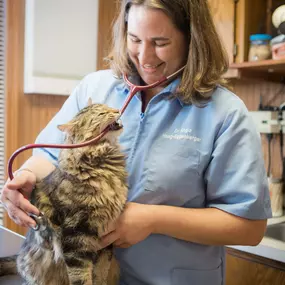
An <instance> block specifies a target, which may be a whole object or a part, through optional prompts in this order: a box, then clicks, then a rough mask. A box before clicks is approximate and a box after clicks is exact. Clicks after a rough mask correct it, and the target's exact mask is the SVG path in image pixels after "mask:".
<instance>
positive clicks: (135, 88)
mask: <svg viewBox="0 0 285 285" xmlns="http://www.w3.org/2000/svg"><path fill="white" fill-rule="evenodd" d="M184 68H185V66H183V67H182V68H180V69H178V70H177V71H175V72H174V73H172V74H171V75H168V76H163V77H162V78H161V79H160V80H158V81H156V82H154V83H152V84H149V85H144V86H140V85H135V84H133V83H131V82H130V81H129V79H128V77H127V75H126V74H123V79H124V82H125V83H126V84H127V85H128V86H129V88H130V93H129V96H128V97H127V99H126V101H125V102H124V105H123V107H122V109H121V110H120V115H119V117H118V118H116V120H115V121H114V122H112V123H110V124H109V125H108V126H107V127H106V128H105V129H103V131H102V132H101V133H100V134H99V135H98V136H97V137H95V138H93V139H91V140H89V141H86V142H83V143H79V144H28V145H25V146H22V147H21V148H19V149H17V150H16V151H15V152H14V153H13V154H12V155H11V157H10V158H9V161H8V175H9V178H10V180H12V179H13V178H14V175H13V170H12V169H13V168H12V166H13V162H14V160H15V158H16V156H17V155H19V154H20V153H21V152H23V151H25V150H29V149H33V148H66V149H67V148H80V147H84V146H87V145H89V144H94V143H96V142H98V141H99V140H100V139H101V138H102V137H104V136H105V135H106V133H107V132H108V131H109V130H111V129H112V126H113V125H114V124H115V123H116V122H117V121H118V120H119V119H120V118H121V116H122V115H123V113H124V112H125V110H126V108H127V106H128V105H129V103H130V101H131V100H132V98H133V97H134V95H135V94H136V93H137V92H139V91H143V90H148V89H151V88H154V87H157V86H159V85H161V84H163V83H165V82H167V81H168V80H170V79H171V78H174V77H175V76H177V75H178V74H179V73H180V72H181V71H183V69H184Z"/></svg>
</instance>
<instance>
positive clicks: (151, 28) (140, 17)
mask: <svg viewBox="0 0 285 285" xmlns="http://www.w3.org/2000/svg"><path fill="white" fill-rule="evenodd" d="M175 30H176V27H175V26H174V24H173V23H172V21H171V19H170V18H169V17H168V16H167V15H166V14H165V13H164V12H163V11H162V10H159V9H154V8H148V7H145V6H143V5H133V6H131V8H130V11H129V15H128V32H129V33H131V34H133V35H137V33H147V34H152V33H153V36H154V37H157V36H166V37H169V36H171V34H172V33H173V32H174V31H175Z"/></svg>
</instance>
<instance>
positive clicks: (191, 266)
mask: <svg viewBox="0 0 285 285" xmlns="http://www.w3.org/2000/svg"><path fill="white" fill-rule="evenodd" d="M179 82H180V79H176V80H174V81H173V82H171V83H170V84H169V85H168V86H167V87H165V88H164V90H162V91H161V92H160V93H159V94H157V95H156V96H155V97H153V98H152V99H151V101H150V102H149V104H148V106H147V108H146V110H145V112H144V113H141V108H142V102H141V99H140V94H137V95H136V96H135V97H134V98H133V99H132V101H131V102H130V104H129V106H128V108H127V109H126V111H125V113H124V114H123V116H122V123H123V126H124V130H123V133H122V134H121V136H120V144H121V145H122V148H123V151H124V152H125V153H126V155H127V170H128V173H129V197H128V200H129V201H134V202H138V203H145V204H158V205H171V206H178V207H184V208H205V207H206V208H207V207H214V208H218V209H221V210H223V211H226V212H228V213H231V214H233V215H236V216H240V217H243V218H247V219H267V218H269V217H271V208H270V198H269V192H268V185H267V178H266V172H265V168H264V162H263V156H262V150H261V142H260V135H259V133H258V132H257V130H256V128H255V126H254V124H253V122H252V119H251V117H250V115H249V113H248V110H247V108H246V107H245V105H244V103H243V102H242V101H241V100H240V99H239V98H238V97H237V96H236V95H235V94H233V93H232V92H230V91H229V90H227V89H225V88H223V87H217V88H216V89H215V90H214V92H213V95H212V98H211V100H210V102H209V103H208V104H207V105H206V106H205V107H203V108H199V107H196V106H194V105H185V104H183V102H182V101H181V100H179V99H178V98H172V96H171V95H172V94H173V93H174V92H175V90H176V88H177V86H178V84H179ZM128 93H129V88H128V87H127V86H126V85H125V84H124V82H123V81H122V80H119V79H116V78H115V77H114V76H113V75H112V72H111V71H110V70H105V71H98V72H95V73H92V74H90V75H88V76H86V77H85V78H84V79H83V80H82V81H81V83H80V84H79V85H78V86H77V88H76V89H75V90H74V92H73V93H72V95H71V96H70V97H69V98H68V99H67V101H66V102H65V104H64V105H63V107H62V109H61V110H60V111H59V112H58V113H57V114H56V116H55V117H54V118H53V119H52V120H51V122H50V123H49V124H48V125H47V127H46V128H45V129H44V130H43V131H42V132H41V133H40V135H39V136H38V138H37V140H36V143H63V140H64V134H63V133H61V132H60V131H59V130H58V129H57V127H56V126H57V125H60V124H63V123H66V122H67V121H69V120H70V119H71V118H73V117H74V115H75V114H76V113H77V112H78V111H79V110H80V109H82V108H83V107H85V106H87V104H88V99H89V98H90V97H91V98H92V101H93V103H105V104H107V105H109V106H110V107H114V108H117V109H121V107H122V106H123V103H124V101H125V99H126V98H127V96H128ZM58 153H59V150H58V149H35V150H34V154H41V155H43V154H44V155H45V156H46V157H47V158H48V159H49V160H51V161H52V162H53V163H54V164H56V163H57V157H58ZM115 253H116V257H117V259H118V260H119V262H120V267H121V282H120V285H146V284H148V285H186V284H187V285H189V284H191V285H196V284H197V285H203V284H211V285H218V284H219V285H221V284H224V282H225V281H224V264H225V251H224V247H223V246H207V245H201V244H197V243H191V242H186V241H182V240H179V239H176V238H172V237H169V236H164V235H150V236H149V237H148V238H147V239H145V240H144V241H142V242H140V243H138V244H136V245H134V246H132V247H130V248H127V249H116V252H115Z"/></svg>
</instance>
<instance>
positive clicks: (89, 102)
mask: <svg viewBox="0 0 285 285" xmlns="http://www.w3.org/2000/svg"><path fill="white" fill-rule="evenodd" d="M92 104H93V103H92V99H91V98H90V97H89V99H88V106H90V105H92Z"/></svg>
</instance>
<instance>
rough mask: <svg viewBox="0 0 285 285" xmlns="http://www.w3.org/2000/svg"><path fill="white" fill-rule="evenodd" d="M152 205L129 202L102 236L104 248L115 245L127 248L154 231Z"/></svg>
mask: <svg viewBox="0 0 285 285" xmlns="http://www.w3.org/2000/svg"><path fill="white" fill-rule="evenodd" d="M151 207H152V205H145V204H137V203H127V205H126V208H125V210H124V212H123V213H122V215H121V216H120V217H119V219H118V220H117V221H116V223H115V224H113V225H110V227H109V230H108V232H106V233H104V235H103V236H102V238H101V242H100V244H101V246H102V248H104V247H106V246H108V245H110V244H114V246H117V247H121V248H127V247H130V246H131V245H134V244H136V243H139V242H140V241H142V240H144V239H146V238H147V237H148V236H149V235H150V234H151V233H152V219H153V216H152V212H151Z"/></svg>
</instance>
